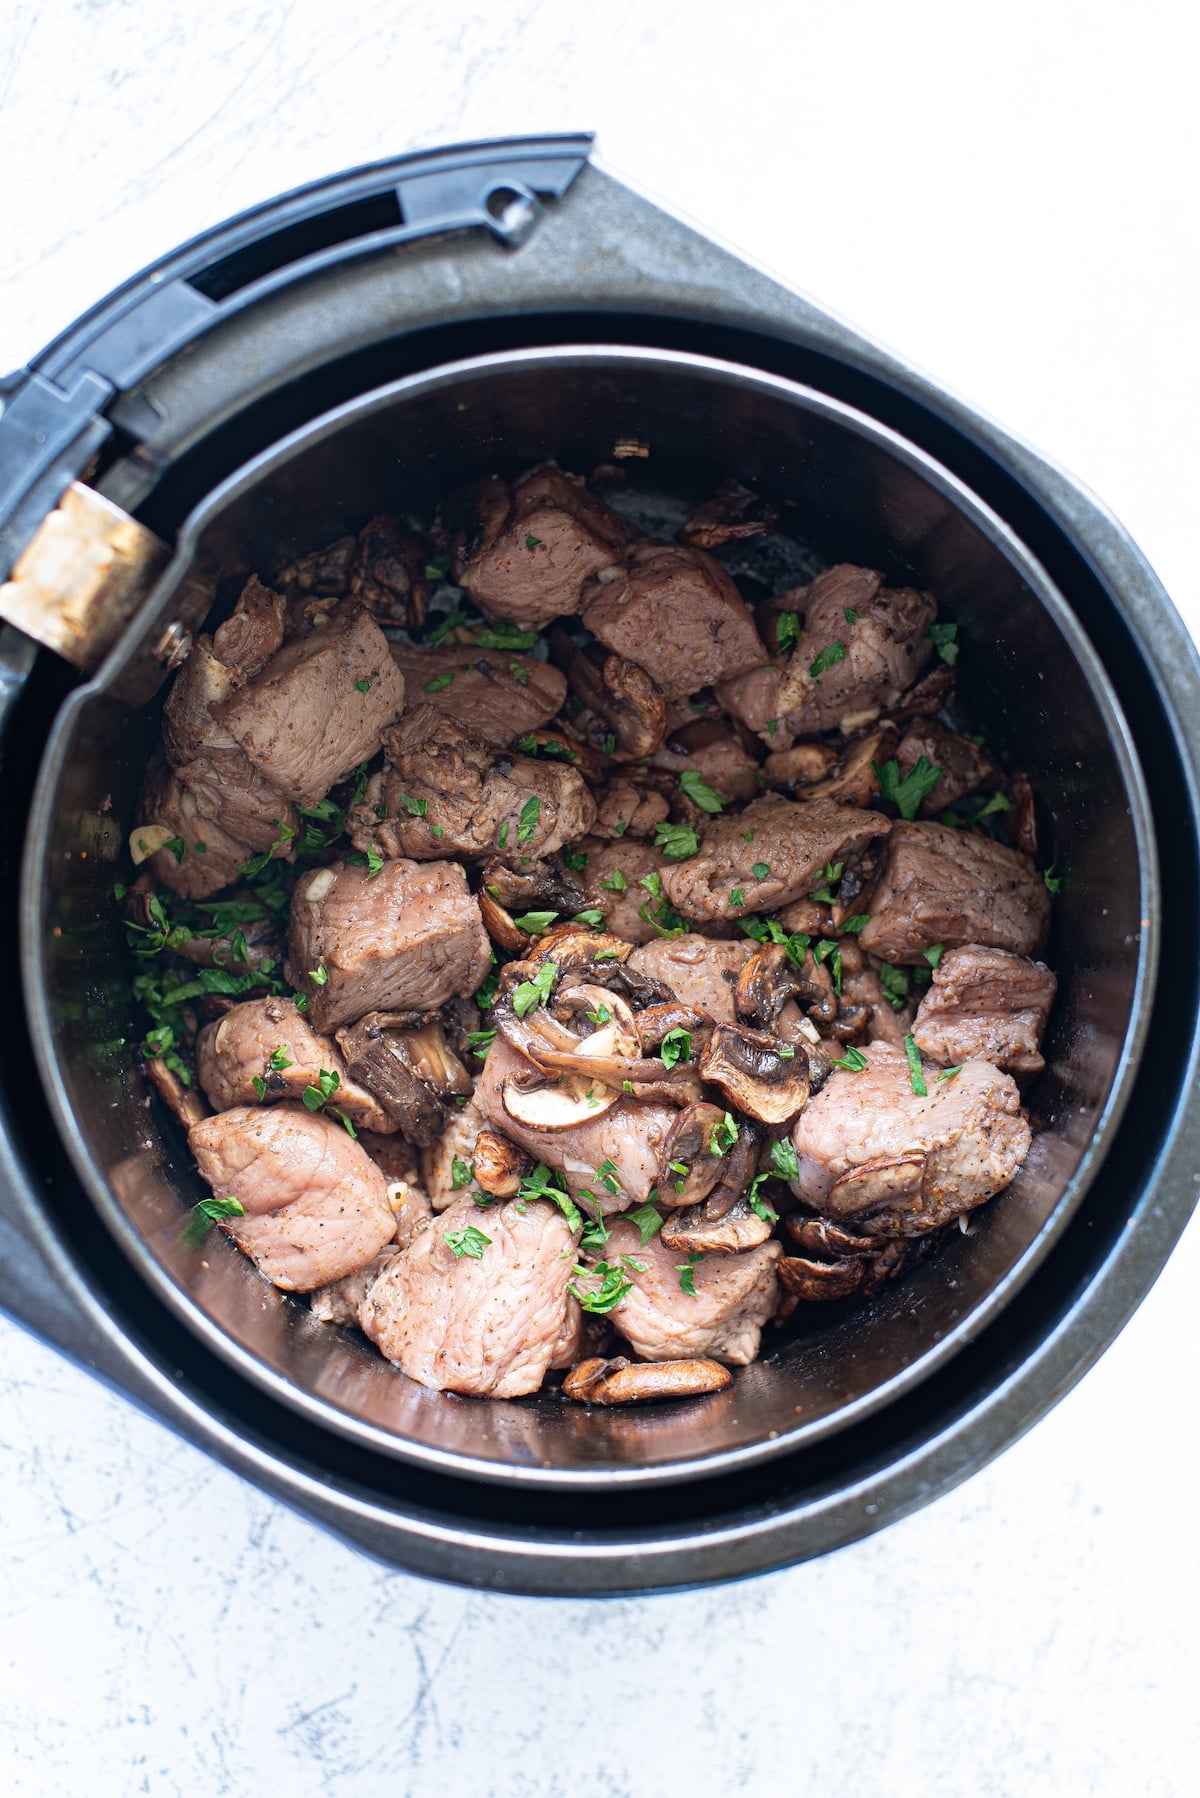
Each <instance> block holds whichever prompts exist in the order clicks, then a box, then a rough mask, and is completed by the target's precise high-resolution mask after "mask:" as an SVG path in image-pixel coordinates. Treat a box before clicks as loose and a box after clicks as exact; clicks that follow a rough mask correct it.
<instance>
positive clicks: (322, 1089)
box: [300, 1068, 342, 1111]
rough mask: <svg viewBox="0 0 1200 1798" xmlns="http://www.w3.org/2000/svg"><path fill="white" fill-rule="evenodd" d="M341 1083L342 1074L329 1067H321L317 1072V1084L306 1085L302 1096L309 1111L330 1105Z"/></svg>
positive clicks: (319, 1109)
mask: <svg viewBox="0 0 1200 1798" xmlns="http://www.w3.org/2000/svg"><path fill="white" fill-rule="evenodd" d="M341 1083H342V1078H341V1075H340V1074H338V1073H336V1072H334V1071H333V1070H332V1069H329V1068H321V1069H320V1070H319V1071H318V1073H317V1085H316V1086H306V1087H305V1089H304V1091H303V1092H302V1093H301V1094H300V1097H301V1098H302V1099H303V1101H304V1103H305V1105H306V1106H307V1107H308V1109H309V1111H321V1110H323V1109H324V1107H325V1106H326V1105H328V1103H329V1101H330V1099H332V1097H333V1095H334V1093H335V1092H336V1091H337V1089H338V1087H339V1086H340V1085H341Z"/></svg>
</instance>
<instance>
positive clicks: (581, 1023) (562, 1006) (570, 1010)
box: [550, 980, 641, 1060]
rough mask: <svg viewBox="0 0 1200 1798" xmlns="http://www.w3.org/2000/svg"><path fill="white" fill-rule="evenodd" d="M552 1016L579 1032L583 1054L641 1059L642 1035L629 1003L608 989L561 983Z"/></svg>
mask: <svg viewBox="0 0 1200 1798" xmlns="http://www.w3.org/2000/svg"><path fill="white" fill-rule="evenodd" d="M550 1015H551V1016H552V1017H554V1018H556V1019H557V1020H558V1021H559V1023H561V1024H566V1025H567V1026H568V1028H572V1029H574V1030H577V1031H578V1032H579V1044H578V1053H579V1054H580V1055H585V1056H587V1057H589V1058H591V1059H599V1058H611V1057H614V1056H622V1057H624V1058H625V1059H626V1060H630V1059H634V1058H637V1059H640V1058H641V1036H640V1034H639V1031H638V1026H637V1023H636V1021H635V1019H634V1015H633V1012H632V1010H631V1009H630V1006H629V1001H628V1000H627V999H624V998H622V997H621V995H620V994H619V993H614V992H613V991H612V990H611V989H610V988H609V987H604V986H592V985H591V984H590V982H588V981H574V980H572V981H570V982H568V981H566V980H560V981H559V984H558V990H557V991H556V993H555V995H554V1000H553V1003H552V1005H551V1006H550Z"/></svg>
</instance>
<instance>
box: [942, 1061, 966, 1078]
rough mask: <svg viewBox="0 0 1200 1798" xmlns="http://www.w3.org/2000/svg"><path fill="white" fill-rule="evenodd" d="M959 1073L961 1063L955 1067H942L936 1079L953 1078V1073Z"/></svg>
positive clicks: (960, 1071)
mask: <svg viewBox="0 0 1200 1798" xmlns="http://www.w3.org/2000/svg"><path fill="white" fill-rule="evenodd" d="M961 1073H962V1067H961V1065H960V1066H959V1067H956V1068H943V1069H942V1071H941V1073H940V1074H939V1075H938V1079H939V1080H953V1078H954V1076H955V1074H961Z"/></svg>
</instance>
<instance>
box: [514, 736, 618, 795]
mask: <svg viewBox="0 0 1200 1798" xmlns="http://www.w3.org/2000/svg"><path fill="white" fill-rule="evenodd" d="M521 753H522V754H523V755H532V756H536V757H537V758H538V759H539V760H544V761H549V762H569V763H570V765H571V767H572V768H574V769H575V770H576V772H577V773H579V774H581V775H582V776H583V778H584V780H585V781H586V782H587V784H588V786H589V787H591V788H592V789H595V788H596V787H598V786H600V785H601V783H602V782H603V780H604V777H605V775H606V774H607V773H608V763H607V762H606V761H605V760H604V758H603V756H601V755H598V754H597V752H596V751H595V750H594V749H593V748H592V747H591V745H590V744H588V743H585V742H584V740H583V738H582V737H581V736H579V734H578V733H577V732H576V731H573V730H571V729H569V728H568V727H567V726H566V725H565V724H562V723H561V722H560V723H557V724H547V725H546V726H545V727H544V728H543V729H541V730H531V731H530V732H529V734H528V736H524V737H522V738H521Z"/></svg>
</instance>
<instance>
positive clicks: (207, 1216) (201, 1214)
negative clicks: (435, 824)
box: [179, 1193, 246, 1249]
mask: <svg viewBox="0 0 1200 1798" xmlns="http://www.w3.org/2000/svg"><path fill="white" fill-rule="evenodd" d="M245 1215H246V1207H245V1206H244V1205H243V1204H242V1201H241V1200H240V1199H235V1198H234V1196H233V1194H232V1193H228V1194H227V1195H226V1196H225V1198H223V1199H201V1200H200V1203H199V1204H198V1205H193V1206H192V1209H191V1211H190V1212H189V1213H188V1220H187V1223H186V1224H185V1225H184V1227H183V1230H182V1232H181V1233H180V1237H179V1240H180V1242H181V1243H183V1244H184V1245H185V1247H187V1248H190V1249H198V1248H199V1247H200V1245H201V1243H202V1242H203V1241H204V1238H205V1237H206V1236H207V1235H208V1233H209V1231H210V1230H211V1229H212V1227H213V1225H214V1224H219V1223H222V1222H223V1221H224V1219H225V1218H227V1217H245Z"/></svg>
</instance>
